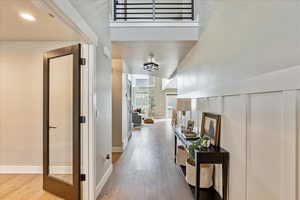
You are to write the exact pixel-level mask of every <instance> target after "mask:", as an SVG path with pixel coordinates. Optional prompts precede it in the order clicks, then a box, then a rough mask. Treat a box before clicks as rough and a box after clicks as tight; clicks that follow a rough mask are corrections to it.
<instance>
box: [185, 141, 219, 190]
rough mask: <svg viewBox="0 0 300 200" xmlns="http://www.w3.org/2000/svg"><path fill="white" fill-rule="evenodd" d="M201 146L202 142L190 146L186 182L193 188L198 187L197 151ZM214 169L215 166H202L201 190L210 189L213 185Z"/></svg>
mask: <svg viewBox="0 0 300 200" xmlns="http://www.w3.org/2000/svg"><path fill="white" fill-rule="evenodd" d="M200 145H201V140H197V141H195V142H193V143H192V144H191V145H190V146H189V154H188V155H189V157H188V159H187V161H186V177H185V180H186V181H187V183H188V184H190V185H192V186H195V185H196V169H195V166H196V164H195V149H197V148H199V147H200ZM213 169H214V168H213V165H210V164H201V165H200V176H201V179H200V188H210V187H211V186H212V185H213V171H214V170H213Z"/></svg>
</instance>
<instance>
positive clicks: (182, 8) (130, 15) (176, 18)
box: [110, 0, 200, 41]
mask: <svg viewBox="0 0 300 200" xmlns="http://www.w3.org/2000/svg"><path fill="white" fill-rule="evenodd" d="M195 2H196V1H195V0H112V13H111V23H110V27H111V38H112V41H153V40H155V41H162V40H163V41H196V40H198V38H199V33H200V26H199V22H198V12H197V4H196V3H195Z"/></svg>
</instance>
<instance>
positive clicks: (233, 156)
mask: <svg viewBox="0 0 300 200" xmlns="http://www.w3.org/2000/svg"><path fill="white" fill-rule="evenodd" d="M193 102H194V103H196V104H197V105H196V106H193V108H194V109H198V110H201V112H214V113H219V114H222V129H221V131H222V132H221V145H222V147H224V148H226V149H227V150H229V151H230V179H229V182H230V184H229V185H230V187H229V199H230V200H296V199H299V196H298V197H297V195H299V194H297V191H296V187H297V179H298V180H300V175H299V171H300V168H299V166H300V160H299V159H297V157H299V156H300V149H299V148H297V145H299V143H300V137H299V133H300V130H299V127H297V124H298V125H299V124H300V90H287V91H276V92H266V93H251V94H242V95H232V96H221V97H209V98H199V99H197V100H196V101H193ZM193 112H195V110H193ZM201 114H202V113H199V116H198V117H196V119H195V120H197V118H198V120H199V124H200V122H201ZM192 116H194V117H195V115H192ZM297 122H298V123H297ZM297 162H298V164H297ZM297 169H298V170H297ZM297 171H298V172H297ZM221 172H222V170H221V167H220V166H216V180H215V185H216V186H215V187H216V189H217V190H218V191H219V192H220V194H222V185H221V183H222V176H221V175H222V174H221ZM297 176H298V177H297Z"/></svg>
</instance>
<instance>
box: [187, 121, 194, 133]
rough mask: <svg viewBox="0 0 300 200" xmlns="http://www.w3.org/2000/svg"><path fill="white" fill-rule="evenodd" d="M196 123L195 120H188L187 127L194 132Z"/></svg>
mask: <svg viewBox="0 0 300 200" xmlns="http://www.w3.org/2000/svg"><path fill="white" fill-rule="evenodd" d="M194 125H195V122H194V121H193V120H189V121H188V122H187V127H186V129H187V130H188V131H190V132H192V131H193V130H194Z"/></svg>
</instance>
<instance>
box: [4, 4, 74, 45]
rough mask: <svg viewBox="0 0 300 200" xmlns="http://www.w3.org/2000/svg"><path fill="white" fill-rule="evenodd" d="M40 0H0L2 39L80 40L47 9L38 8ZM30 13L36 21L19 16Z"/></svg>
mask: <svg viewBox="0 0 300 200" xmlns="http://www.w3.org/2000/svg"><path fill="white" fill-rule="evenodd" d="M33 2H36V3H33ZM38 3H39V1H38V0H0V40H79V39H80V38H79V37H78V35H77V34H76V33H75V32H73V30H71V29H69V28H68V27H67V26H65V25H64V24H63V23H62V22H60V21H59V20H58V19H57V18H55V17H54V18H53V17H50V16H49V14H48V12H47V10H45V9H42V8H38V6H35V5H38ZM21 12H26V13H30V14H31V15H33V16H34V17H35V18H36V21H33V22H31V21H26V20H24V19H22V18H21V17H19V14H20V13H21Z"/></svg>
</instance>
